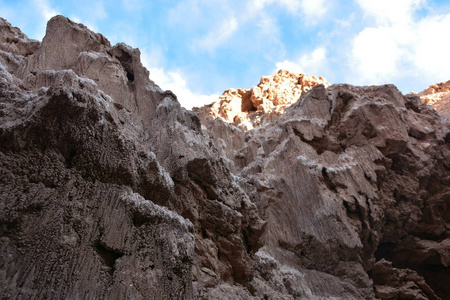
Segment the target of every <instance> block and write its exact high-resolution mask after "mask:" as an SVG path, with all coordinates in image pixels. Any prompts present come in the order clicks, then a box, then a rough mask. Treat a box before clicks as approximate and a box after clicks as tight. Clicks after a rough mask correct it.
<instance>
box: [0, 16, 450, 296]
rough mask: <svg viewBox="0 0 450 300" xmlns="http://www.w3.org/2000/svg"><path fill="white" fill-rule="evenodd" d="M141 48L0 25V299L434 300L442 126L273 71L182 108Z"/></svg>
mask: <svg viewBox="0 0 450 300" xmlns="http://www.w3.org/2000/svg"><path fill="white" fill-rule="evenodd" d="M151 78H152V76H151V74H149V72H148V71H147V70H146V69H145V68H144V67H143V66H142V64H141V62H140V53H139V50H138V49H133V48H131V47H129V46H127V45H125V44H122V43H120V44H117V45H114V46H113V45H111V44H110V43H109V41H108V40H107V39H106V38H105V37H104V36H102V35H101V34H98V33H94V32H92V31H90V30H89V29H88V28H86V27H85V26H83V25H82V24H77V23H74V22H72V21H70V20H69V19H67V18H65V17H62V16H57V17H54V18H52V19H51V20H50V21H49V23H48V26H47V32H46V36H45V37H44V39H43V41H42V42H38V41H35V40H30V39H28V38H27V37H26V36H25V35H24V34H23V33H22V32H20V30H19V29H18V28H15V27H12V26H11V25H10V24H9V23H8V22H7V21H6V20H4V19H0V164H1V169H0V253H1V255H0V295H1V296H2V299H42V298H45V299H80V298H83V299H93V298H100V299H103V298H107V299H124V298H126V299H330V298H332V299H374V298H381V299H439V298H442V299H446V297H449V295H450V291H449V288H448V285H446V284H445V283H446V282H448V279H450V277H449V264H450V256H449V253H450V252H449V248H450V236H449V228H450V226H449V222H450V213H449V203H448V199H450V173H449V169H450V149H449V143H450V130H449V124H448V122H447V120H446V119H445V118H443V117H442V116H441V115H439V114H438V113H437V112H436V111H435V110H433V109H432V108H431V107H429V106H427V105H426V104H424V103H423V102H421V100H420V98H419V96H417V95H407V96H404V95H402V94H401V93H400V92H399V91H398V90H397V89H396V88H395V87H394V86H392V85H386V86H377V87H354V86H350V85H331V86H330V85H329V84H328V83H327V82H326V81H325V80H324V79H323V78H316V77H310V76H307V75H303V74H293V73H290V72H287V71H280V72H278V73H277V74H276V75H274V76H268V77H263V78H262V79H261V82H260V84H259V85H258V86H256V87H254V88H252V89H250V90H245V89H237V90H231V89H230V90H227V91H226V92H225V94H224V95H223V96H222V97H221V98H220V99H219V100H218V102H216V103H213V104H211V105H209V106H206V107H203V108H198V109H195V111H196V112H197V114H196V113H193V112H191V111H187V110H185V109H184V108H182V107H181V106H180V104H179V103H178V101H177V98H176V96H175V95H174V94H173V93H172V92H170V91H164V90H162V89H160V88H159V87H158V86H157V84H155V83H154V82H153V81H152V80H151Z"/></svg>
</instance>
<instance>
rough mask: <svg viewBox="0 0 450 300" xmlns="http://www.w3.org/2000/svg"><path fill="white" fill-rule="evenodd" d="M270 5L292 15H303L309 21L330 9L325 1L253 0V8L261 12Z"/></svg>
mask: <svg viewBox="0 0 450 300" xmlns="http://www.w3.org/2000/svg"><path fill="white" fill-rule="evenodd" d="M269 4H277V5H279V6H281V7H284V8H285V9H286V10H287V11H289V12H290V13H291V14H298V13H302V14H304V15H305V16H306V18H307V19H308V20H309V21H310V20H311V19H312V18H319V17H322V16H323V15H324V14H325V12H326V11H327V8H328V6H327V5H326V3H325V0H253V1H252V8H253V9H255V10H257V11H260V10H263V9H264V8H265V7H266V6H267V5H269Z"/></svg>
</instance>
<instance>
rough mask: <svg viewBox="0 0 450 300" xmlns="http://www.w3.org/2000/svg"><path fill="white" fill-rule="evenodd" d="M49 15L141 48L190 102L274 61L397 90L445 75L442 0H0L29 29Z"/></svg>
mask: <svg viewBox="0 0 450 300" xmlns="http://www.w3.org/2000/svg"><path fill="white" fill-rule="evenodd" d="M55 14H62V15H64V16H66V17H68V18H70V19H72V20H73V21H76V22H81V23H83V24H85V25H86V26H88V27H89V28H91V29H92V30H94V31H96V32H100V33H102V34H103V35H104V36H106V37H107V38H108V39H109V40H110V41H111V43H113V44H115V43H118V42H125V43H127V44H129V45H130V46H133V47H138V48H139V49H140V50H141V53H142V58H141V60H142V61H143V63H144V65H145V66H146V67H147V68H148V69H149V70H150V77H151V78H152V79H153V80H154V81H155V82H156V83H157V84H159V85H160V86H161V87H162V88H164V89H171V90H173V91H174V92H175V93H176V94H177V95H178V98H179V101H180V102H181V103H182V105H184V106H185V107H187V108H191V107H192V106H199V105H202V104H205V103H208V102H211V101H214V100H215V99H216V98H217V97H218V95H220V94H221V93H222V92H223V91H224V90H225V89H227V88H232V87H233V88H239V87H244V88H250V87H251V86H254V85H256V84H257V83H258V82H259V78H260V77H261V76H263V75H270V74H273V73H275V72H276V71H277V70H278V69H280V68H285V69H290V70H292V71H296V72H301V73H306V74H309V75H316V76H323V77H325V78H326V79H327V80H328V81H329V82H331V83H350V84H355V85H372V84H383V83H393V84H395V85H397V87H398V88H399V89H400V90H401V91H402V92H403V93H408V92H411V91H417V92H418V91H421V90H423V89H424V88H426V87H428V86H429V85H430V84H434V83H437V82H441V81H447V80H450V38H449V37H448V36H449V32H450V1H448V0H353V1H352V0H327V1H325V0H249V1H244V0H240V1H235V0H230V1H225V0H222V1H216V0H185V1H175V0H161V1H158V0H156V1H144V0H128V1H125V0H124V1H119V0H117V1H112V0H111V1H92V0H91V1H86V0H78V1H54V0H14V1H12V0H11V1H10V0H0V16H1V17H3V18H6V19H7V20H8V21H9V22H10V23H11V24H12V25H14V26H17V27H19V28H21V29H22V31H23V32H24V33H25V34H27V35H28V36H29V37H30V38H34V39H38V40H40V39H42V37H43V36H44V34H45V24H46V21H47V20H48V19H49V18H51V17H52V16H53V15H55Z"/></svg>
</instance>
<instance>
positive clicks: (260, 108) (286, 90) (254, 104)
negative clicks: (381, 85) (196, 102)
mask: <svg viewBox="0 0 450 300" xmlns="http://www.w3.org/2000/svg"><path fill="white" fill-rule="evenodd" d="M318 84H323V85H325V86H329V85H330V84H329V83H328V82H326V81H325V79H323V78H322V77H320V78H319V79H317V78H316V77H315V76H312V77H311V76H308V75H305V74H294V73H291V72H289V71H286V70H279V71H278V73H277V74H275V75H273V76H263V77H261V81H260V82H259V84H258V85H257V86H255V87H253V88H251V89H249V90H247V89H228V90H226V91H225V92H224V93H223V95H222V96H220V97H219V100H218V101H216V102H214V103H212V104H211V105H208V106H204V107H203V108H194V111H195V112H197V113H198V114H199V115H200V116H208V115H210V116H213V118H215V119H216V118H219V117H220V118H222V119H223V120H224V121H226V122H228V123H231V124H233V125H235V126H238V127H240V128H242V129H243V130H245V131H246V130H250V129H252V128H254V127H256V126H259V125H261V124H262V122H263V121H264V120H270V119H271V118H272V117H271V116H272V115H279V114H281V113H283V111H284V109H285V108H286V107H287V106H289V105H291V104H292V103H294V102H296V101H297V100H298V99H299V98H300V97H301V96H302V95H303V94H304V93H306V92H307V91H309V90H310V89H311V88H313V87H314V86H316V85H318ZM262 118H264V120H263V119H262Z"/></svg>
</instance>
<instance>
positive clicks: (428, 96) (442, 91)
mask: <svg viewBox="0 0 450 300" xmlns="http://www.w3.org/2000/svg"><path fill="white" fill-rule="evenodd" d="M418 95H419V96H420V99H421V100H422V101H423V102H424V103H426V104H428V105H431V106H432V107H433V108H434V109H435V110H436V111H437V112H438V113H439V114H441V115H442V116H444V117H446V118H449V119H450V80H449V81H447V82H441V83H438V84H434V85H431V86H430V87H429V88H427V89H425V90H423V91H422V92H420V93H418Z"/></svg>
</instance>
